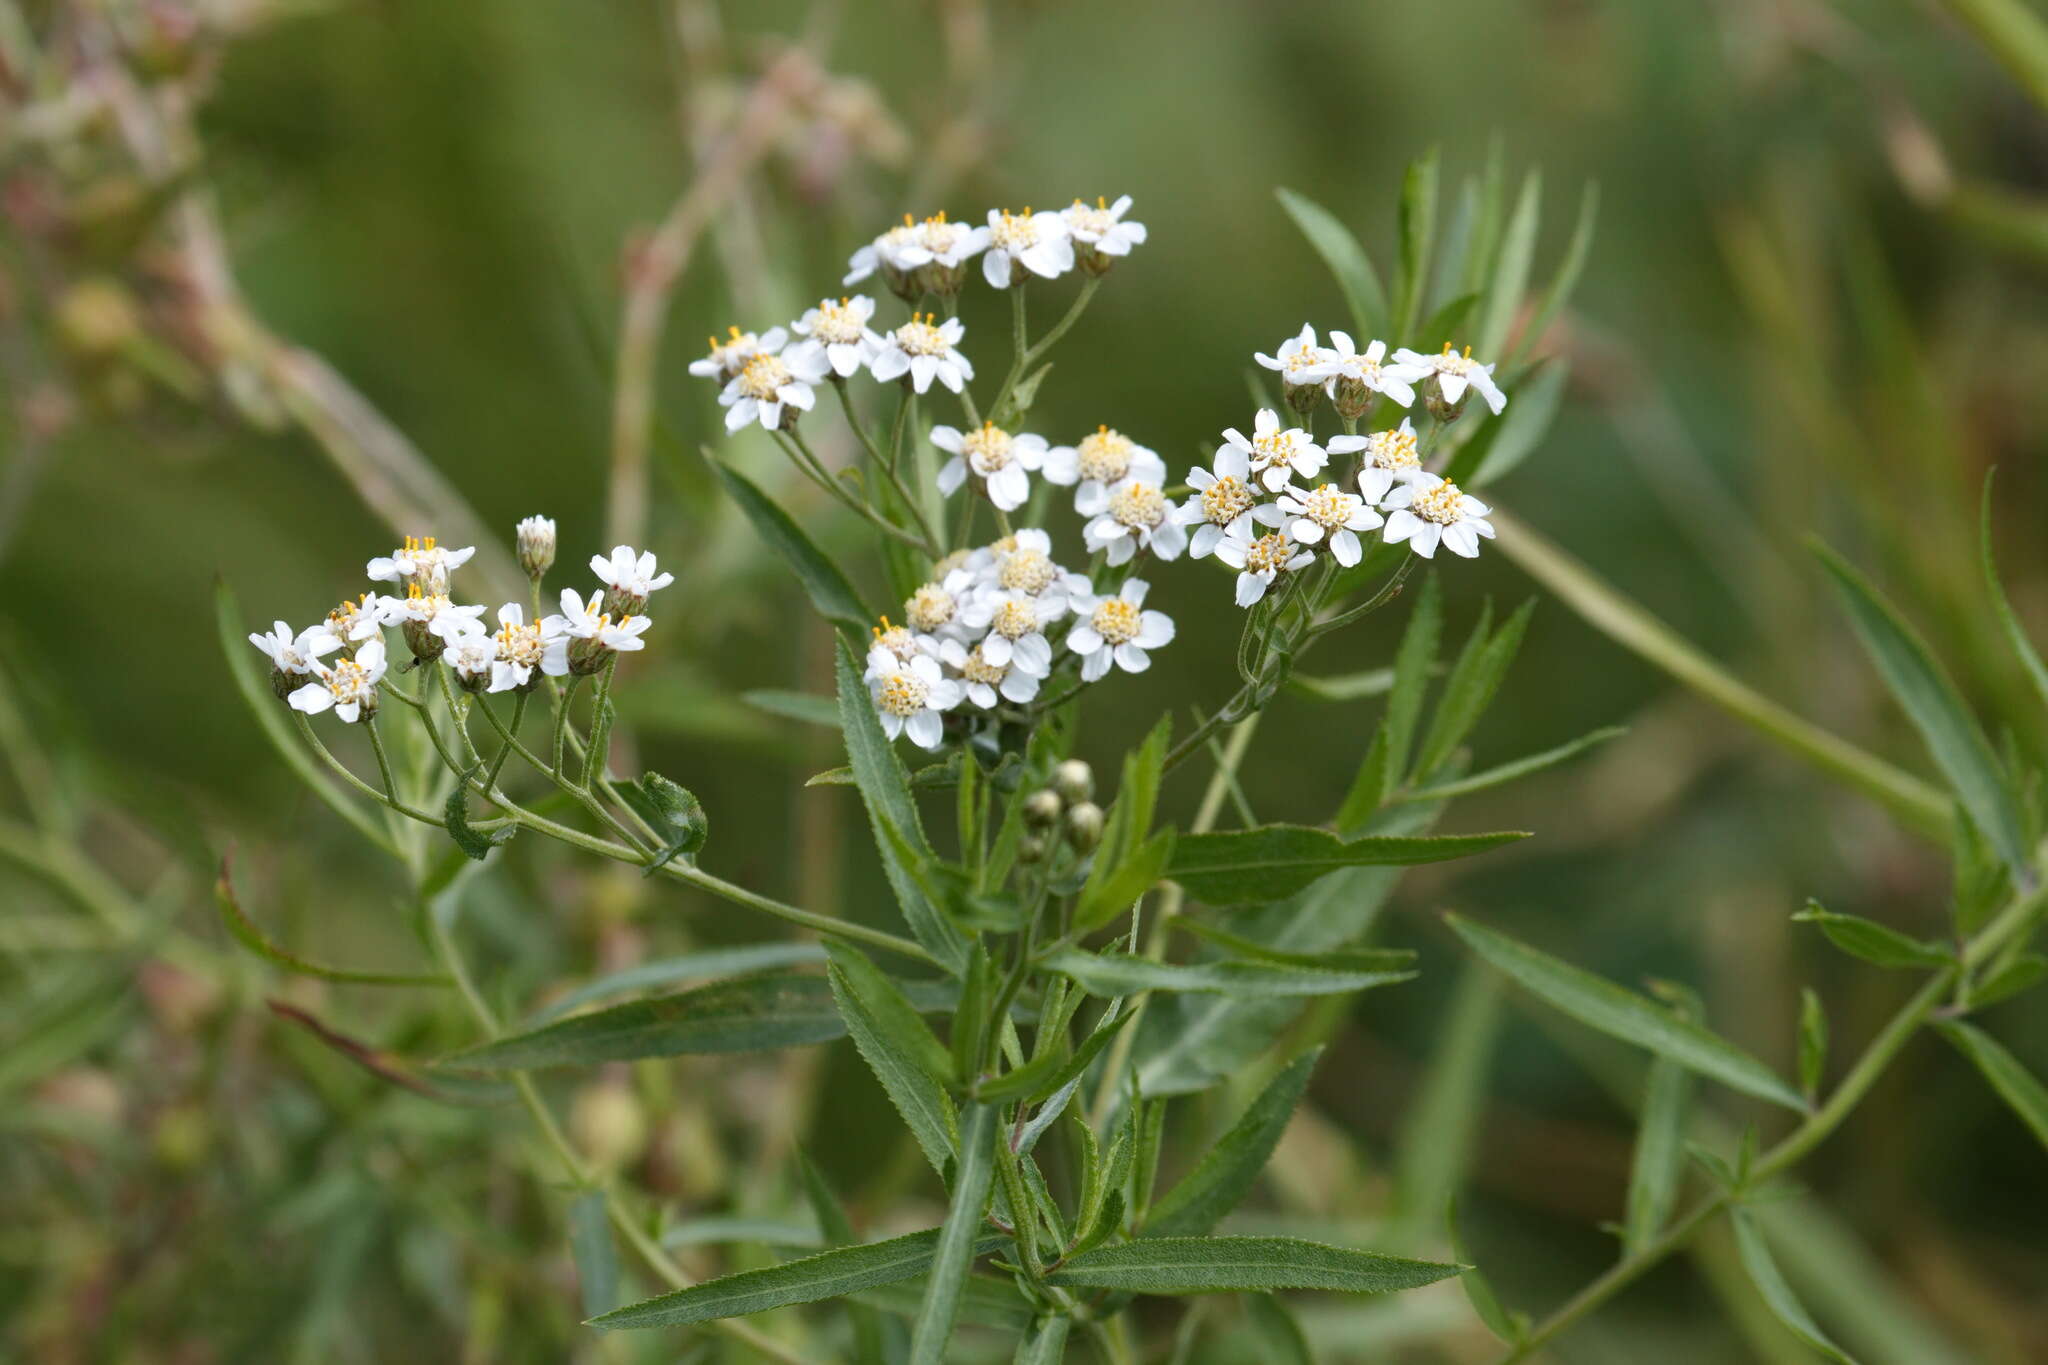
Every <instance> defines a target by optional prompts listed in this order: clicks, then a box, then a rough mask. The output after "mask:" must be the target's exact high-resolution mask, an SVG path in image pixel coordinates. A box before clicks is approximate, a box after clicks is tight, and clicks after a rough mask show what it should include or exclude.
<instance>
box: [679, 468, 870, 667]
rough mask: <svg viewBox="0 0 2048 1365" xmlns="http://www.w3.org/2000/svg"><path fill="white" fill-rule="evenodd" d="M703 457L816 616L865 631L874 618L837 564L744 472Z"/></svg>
mask: <svg viewBox="0 0 2048 1365" xmlns="http://www.w3.org/2000/svg"><path fill="white" fill-rule="evenodd" d="M704 458H705V459H706V460H708V461H709V462H710V464H711V468H712V469H713V470H715V471H716V472H717V474H718V478H719V481H720V482H721V483H723V484H724V485H725V491H726V492H727V493H728V494H730V495H731V496H732V500H733V501H734V502H736V503H738V504H739V509H740V511H742V512H744V513H745V514H746V517H747V520H748V521H750V522H752V523H753V524H754V530H755V531H756V532H757V533H759V535H760V537H761V539H763V540H765V541H767V542H768V544H769V545H770V546H771V547H772V548H773V549H774V551H775V552H776V553H777V554H779V555H781V556H782V558H783V562H784V563H786V564H788V565H789V567H790V568H791V569H792V570H793V571H795V573H796V577H797V581H798V582H799V583H801V584H803V588H804V592H805V594H806V595H808V596H809V597H810V599H811V605H812V606H814V607H816V608H817V609H818V612H819V614H821V615H822V616H824V617H825V618H826V619H828V620H831V621H837V622H838V623H839V624H841V625H843V626H847V627H849V628H851V629H853V630H857V631H858V630H866V629H867V627H868V624H869V622H871V621H872V620H874V617H873V616H872V615H871V614H870V613H869V612H868V609H867V608H866V607H865V606H863V605H862V604H861V600H860V594H859V593H857V592H855V591H854V590H853V584H852V583H850V582H848V581H847V577H846V575H845V574H844V573H841V572H840V570H839V566H838V565H837V564H834V563H833V562H832V561H831V559H830V558H829V557H827V556H826V554H825V552H824V551H823V550H821V549H819V548H818V547H817V545H816V543H815V542H813V541H812V540H811V538H810V537H809V536H807V535H805V534H804V530H803V528H802V527H801V526H798V525H797V524H796V522H795V520H793V519H792V518H791V517H790V515H789V513H787V512H785V511H783V510H782V509H781V508H780V507H778V506H776V504H775V500H774V499H773V498H770V497H769V496H768V495H767V494H766V493H763V492H762V491H761V490H760V489H759V488H758V487H756V486H755V484H754V483H753V481H752V480H750V479H749V478H747V476H746V475H744V474H742V473H740V472H739V471H738V470H736V469H734V468H733V467H732V466H730V465H728V464H726V463H725V462H724V461H723V460H721V459H719V458H718V457H717V456H716V455H713V454H712V453H711V452H710V451H709V450H706V451H705V452H704Z"/></svg>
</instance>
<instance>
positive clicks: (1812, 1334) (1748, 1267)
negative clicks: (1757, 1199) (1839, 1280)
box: [1729, 1207, 1856, 1365]
mask: <svg viewBox="0 0 2048 1365" xmlns="http://www.w3.org/2000/svg"><path fill="white" fill-rule="evenodd" d="M1729 1220H1730V1222H1732V1223H1733V1224H1734V1226H1735V1246H1736V1249H1737V1250H1738V1251H1739V1252H1740V1253H1741V1255H1742V1268H1743V1269H1744V1270H1745V1271H1747V1272H1749V1278H1750V1282H1751V1283H1752V1284H1754V1285H1755V1286H1756V1288H1757V1293H1759V1294H1761V1295H1762V1296H1763V1300H1764V1303H1765V1305H1766V1306H1767V1307H1769V1308H1770V1310H1771V1312H1772V1314H1773V1315H1774V1316H1775V1317H1776V1318H1777V1319H1778V1321H1779V1322H1782V1323H1784V1324H1785V1326H1786V1327H1787V1328H1789V1329H1790V1330H1791V1332H1792V1334H1793V1335H1794V1336H1796V1337H1798V1338H1799V1339H1800V1340H1801V1341H1803V1342H1805V1343H1806V1344H1807V1345H1808V1346H1811V1347H1812V1348H1813V1349H1814V1350H1816V1351H1819V1352H1820V1353H1821V1354H1822V1355H1824V1356H1826V1357H1827V1358H1828V1359H1829V1360H1833V1361H1837V1362H1839V1365H1856V1362H1855V1361H1853V1360H1851V1359H1850V1358H1849V1357H1848V1356H1847V1355H1846V1354H1844V1352H1843V1351H1842V1348H1841V1347H1839V1346H1837V1345H1835V1343H1834V1342H1832V1341H1830V1340H1828V1336H1827V1333H1825V1332H1823V1331H1821V1330H1820V1325H1819V1324H1818V1323H1816V1322H1815V1321H1814V1320H1813V1318H1812V1317H1811V1316H1809V1315H1808V1313H1807V1311H1806V1308H1805V1306H1804V1305H1803V1304H1801V1303H1800V1302H1799V1298H1798V1296H1797V1295H1795V1294H1794V1293H1793V1292H1792V1286H1791V1285H1789V1284H1786V1283H1785V1277H1784V1275H1782V1274H1781V1273H1779V1270H1778V1263H1777V1261H1775V1260H1774V1259H1772V1257H1771V1247H1770V1243H1768V1242H1766V1241H1765V1240H1764V1234H1763V1230H1762V1229H1761V1228H1759V1227H1758V1226H1757V1225H1756V1219H1755V1218H1753V1217H1752V1216H1751V1215H1750V1212H1749V1210H1748V1209H1745V1208H1740V1207H1738V1208H1735V1209H1732V1210H1730V1211H1729Z"/></svg>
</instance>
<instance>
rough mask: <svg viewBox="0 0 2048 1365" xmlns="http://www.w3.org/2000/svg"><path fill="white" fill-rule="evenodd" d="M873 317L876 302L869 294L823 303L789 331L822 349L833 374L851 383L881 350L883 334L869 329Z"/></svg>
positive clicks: (807, 313)
mask: <svg viewBox="0 0 2048 1365" xmlns="http://www.w3.org/2000/svg"><path fill="white" fill-rule="evenodd" d="M874 315H875V301H874V300H873V299H871V298H869V297H868V296H867V295H866V294H855V295H852V296H851V297H841V298H837V299H820V300H818V302H817V304H816V305H815V306H813V307H811V308H808V309H806V310H805V311H804V315H803V316H802V317H800V318H798V319H797V320H796V321H795V322H793V323H791V324H790V330H791V331H793V332H795V333H796V334H797V335H798V336H800V337H808V338H809V339H810V340H812V341H814V342H816V343H817V344H818V345H820V346H823V347H824V348H825V359H826V360H827V362H829V363H830V364H831V366H832V373H834V374H836V375H838V376H839V377H840V378H841V379H848V378H851V377H852V376H853V375H854V374H855V372H857V371H859V370H860V369H862V368H863V367H865V366H866V365H867V363H868V362H869V361H870V360H873V359H874V358H875V352H877V351H879V350H881V349H882V338H881V336H880V334H879V333H877V332H876V331H875V329H874V328H872V327H870V326H868V320H869V319H870V318H872V317H874Z"/></svg>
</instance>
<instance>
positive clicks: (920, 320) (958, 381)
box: [868, 313, 974, 393]
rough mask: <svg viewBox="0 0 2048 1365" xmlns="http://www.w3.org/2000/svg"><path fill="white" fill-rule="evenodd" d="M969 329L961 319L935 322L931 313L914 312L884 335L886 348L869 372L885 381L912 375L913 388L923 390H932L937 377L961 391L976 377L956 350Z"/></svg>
mask: <svg viewBox="0 0 2048 1365" xmlns="http://www.w3.org/2000/svg"><path fill="white" fill-rule="evenodd" d="M966 331H967V328H966V327H965V326H964V325H963V324H962V323H961V321H960V319H958V318H947V319H946V320H945V321H944V322H942V323H934V322H933V321H932V315H931V314H930V313H923V314H914V315H912V317H911V319H910V321H908V322H906V323H904V324H903V325H902V326H901V327H898V328H897V329H896V330H895V331H893V332H890V333H889V334H888V335H887V336H885V337H883V338H882V349H881V350H879V351H877V352H875V358H874V360H873V361H872V362H871V363H870V364H869V367H868V372H869V373H870V374H872V375H874V377H875V378H877V379H879V380H881V381H883V382H884V383H887V382H888V381H889V380H891V379H900V378H902V377H903V376H904V375H905V374H908V375H909V376H910V385H911V387H912V388H914V389H916V390H917V391H918V392H919V393H923V392H924V391H925V390H927V389H929V388H930V387H931V386H932V378H933V377H934V376H937V378H938V381H939V382H940V383H941V384H944V385H945V386H946V387H947V388H949V389H951V390H952V391H953V392H954V393H958V392H960V386H961V385H962V384H964V383H966V382H967V381H968V380H970V379H972V378H974V367H973V366H972V365H970V364H968V363H967V357H966V356H964V355H962V354H960V352H959V351H958V350H957V349H956V348H957V347H958V346H959V344H960V338H961V337H962V336H963V335H965V334H966Z"/></svg>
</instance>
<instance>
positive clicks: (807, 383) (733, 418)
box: [718, 327, 831, 431]
mask: <svg viewBox="0 0 2048 1365" xmlns="http://www.w3.org/2000/svg"><path fill="white" fill-rule="evenodd" d="M830 370H831V362H830V361H828V360H827V359H826V358H825V348H824V347H823V346H821V345H819V344H818V343H817V342H816V341H800V342H798V343H797V344H796V345H794V346H791V345H790V344H789V333H788V332H786V331H784V330H783V329H782V328H780V327H774V328H770V329H769V331H768V332H767V334H766V335H764V336H763V337H762V338H761V344H760V346H759V347H758V348H757V349H756V350H755V351H754V353H753V354H752V355H750V356H748V357H747V363H746V364H745V365H743V366H741V367H740V372H739V373H738V374H736V375H734V376H733V377H732V380H731V382H729V383H728V384H727V385H726V386H725V387H724V388H723V389H721V390H719V393H718V401H719V404H720V406H722V407H724V409H725V429H726V430H727V431H738V430H739V429H740V428H741V427H743V426H746V425H747V424H748V423H749V422H759V423H760V424H761V425H762V426H763V427H765V428H767V429H768V430H769V431H776V430H779V429H780V428H781V426H782V424H783V409H784V408H795V409H797V410H798V411H799V412H809V411H810V410H811V407H812V405H814V404H815V403H816V402H817V401H818V397H817V395H816V394H815V393H813V392H812V389H813V388H814V387H815V386H816V385H819V384H822V383H824V382H825V376H826V374H827V373H828V372H829V371H830Z"/></svg>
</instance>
